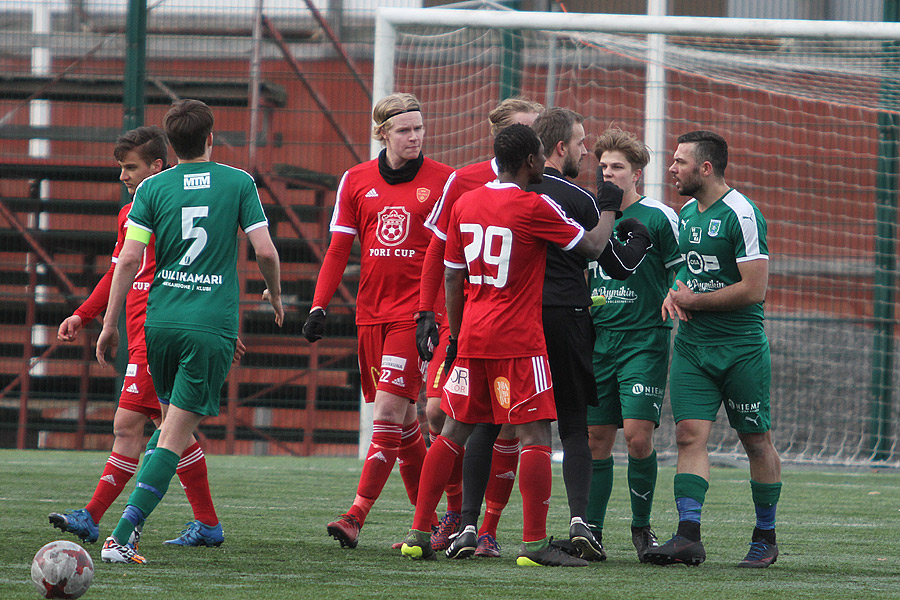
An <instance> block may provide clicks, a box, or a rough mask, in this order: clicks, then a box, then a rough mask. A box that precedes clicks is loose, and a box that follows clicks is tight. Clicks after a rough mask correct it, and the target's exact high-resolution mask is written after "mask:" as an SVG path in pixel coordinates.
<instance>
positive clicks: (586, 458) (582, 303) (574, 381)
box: [447, 108, 651, 560]
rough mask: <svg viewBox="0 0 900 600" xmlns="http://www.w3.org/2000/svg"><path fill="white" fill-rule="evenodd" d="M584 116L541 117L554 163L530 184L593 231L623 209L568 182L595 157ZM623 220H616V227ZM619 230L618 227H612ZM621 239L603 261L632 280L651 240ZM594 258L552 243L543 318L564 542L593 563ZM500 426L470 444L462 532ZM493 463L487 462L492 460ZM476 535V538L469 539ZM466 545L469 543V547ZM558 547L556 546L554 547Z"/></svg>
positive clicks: (617, 195)
mask: <svg viewBox="0 0 900 600" xmlns="http://www.w3.org/2000/svg"><path fill="white" fill-rule="evenodd" d="M583 123H584V117H582V116H581V115H579V114H578V113H576V112H573V111H571V110H567V109H564V108H552V109H550V110H547V111H545V112H544V113H542V114H541V115H540V116H539V117H538V118H537V120H536V121H535V122H534V124H533V125H532V128H533V129H534V130H535V132H536V133H537V134H538V137H539V138H540V139H541V142H543V144H544V152H545V154H546V155H547V162H546V163H545V166H544V179H543V182H542V183H540V184H535V185H531V186H529V187H528V191H530V192H537V193H540V194H546V195H547V196H549V197H550V198H552V199H553V200H555V201H556V203H557V204H559V205H560V206H561V208H562V209H563V210H564V211H565V213H566V215H567V216H568V217H569V218H571V219H574V220H575V221H577V222H578V223H579V224H581V226H582V227H584V228H585V230H586V231H590V230H591V229H593V228H594V227H596V226H597V224H598V222H599V221H600V213H601V212H603V211H610V212H613V213H617V215H616V217H617V216H618V214H620V213H618V210H619V207H620V206H621V204H622V190H620V189H619V188H618V187H616V186H615V185H613V184H612V183H609V182H604V181H603V177H602V176H601V177H600V179H599V182H600V185H601V187H600V188H599V190H600V195H599V199H597V200H595V198H594V195H593V194H591V192H589V191H587V190H585V189H583V188H581V187H579V186H577V185H575V184H574V183H572V182H571V181H569V179H568V178H575V177H577V176H578V173H579V172H580V166H581V160H582V158H584V156H585V155H586V154H587V153H588V151H587V148H585V146H584V138H585V133H584V125H583ZM616 217H613V218H612V219H610V223H612V222H613V221H614V220H615V218H616ZM610 231H612V225H610ZM616 233H617V235H618V238H619V240H623V241H625V243H624V244H622V243H620V242H619V241H617V240H616V238H615V237H611V238H610V243H609V244H608V245H607V246H606V249H605V250H604V251H603V254H601V255H600V257H599V258H598V259H597V260H598V262H599V263H600V265H601V266H602V267H603V270H604V271H605V272H606V273H607V274H608V275H610V276H611V277H614V278H616V279H625V278H626V277H628V276H629V275H631V273H632V272H634V270H635V269H636V268H637V267H638V265H639V264H640V262H641V260H643V258H644V255H645V254H646V253H647V250H648V249H649V247H650V245H651V243H650V234H649V232H648V231H647V228H646V227H644V225H643V224H641V223H640V222H639V221H637V220H636V219H625V220H624V221H622V222H621V223H620V224H619V226H618V227H617V228H616ZM586 268H587V260H586V259H584V258H581V257H580V256H578V255H577V254H573V253H569V252H563V251H562V250H560V249H559V247H558V246H555V245H554V244H548V245H547V268H546V274H545V276H544V290H543V317H544V337H545V338H546V342H547V356H548V359H549V362H550V374H551V377H552V380H553V395H554V398H555V399H556V412H557V420H558V427H559V436H560V440H561V441H562V446H563V479H564V481H565V485H566V495H567V497H568V502H569V513H570V516H571V522H570V525H569V537H570V540H569V541H570V544H569V545H566V544H560V545H561V546H562V547H563V548H564V549H565V550H567V551H569V552H571V553H573V554H576V555H579V556H581V557H582V558H585V559H587V560H605V559H606V553H605V552H604V550H603V545H602V544H601V541H600V540H598V539H596V538H595V537H594V535H593V533H592V532H591V530H590V528H589V527H588V525H587V520H586V518H585V515H586V513H587V504H588V496H589V493H590V488H591V474H592V472H593V466H592V458H591V449H590V446H589V445H588V430H587V405H588V403H591V404H593V405H596V403H597V386H596V383H595V380H594V371H593V365H592V353H593V349H594V327H593V323H592V321H591V315H590V312H589V308H590V305H591V297H590V290H589V289H588V285H587V279H586V278H585V273H584V272H585V269H586ZM499 430H500V427H499V426H494V425H485V426H481V425H479V426H476V427H475V430H474V431H473V433H472V435H471V436H470V438H469V440H468V442H467V443H466V454H465V459H464V463H463V507H462V521H461V523H460V531H461V532H462V531H463V529H464V527H465V526H466V525H473V526H474V524H475V523H476V522H477V519H478V514H479V512H480V510H481V500H482V498H483V497H484V491H485V489H486V487H487V482H488V478H489V473H490V457H491V449H492V447H493V444H494V440H495V439H496V438H497V434H498V433H499ZM485 459H486V460H485ZM469 537H471V538H472V539H471V540H469V539H467V538H469ZM464 539H465V541H463V540H464ZM473 541H474V535H473V534H471V533H470V534H468V535H460V536H459V538H458V539H455V540H453V541H452V542H451V545H450V548H449V549H448V550H447V556H449V557H451V558H457V557H462V556H467V555H469V553H468V552H464V553H459V549H460V547H462V546H467V547H468V546H470V545H471V543H472V542H473ZM554 544H556V542H554Z"/></svg>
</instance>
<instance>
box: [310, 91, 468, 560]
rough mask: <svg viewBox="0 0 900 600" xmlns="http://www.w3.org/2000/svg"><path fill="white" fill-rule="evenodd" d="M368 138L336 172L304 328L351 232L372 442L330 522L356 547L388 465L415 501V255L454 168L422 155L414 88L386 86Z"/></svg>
mask: <svg viewBox="0 0 900 600" xmlns="http://www.w3.org/2000/svg"><path fill="white" fill-rule="evenodd" d="M372 119H373V120H374V122H375V128H374V131H373V137H374V138H375V139H378V140H381V141H382V142H383V143H384V145H385V149H384V150H382V152H381V153H380V154H379V155H378V158H376V159H374V160H370V161H368V162H365V163H362V164H360V165H357V166H356V167H353V168H352V169H350V170H349V171H347V172H346V173H344V175H343V177H342V178H341V183H340V185H339V186H338V191H337V200H336V202H335V206H334V216H333V217H332V219H331V232H332V236H331V243H330V244H329V246H328V251H327V252H326V254H325V259H324V261H323V262H322V268H321V270H320V271H319V277H318V280H317V281H316V291H315V296H314V298H313V306H312V308H311V309H310V313H309V317H307V319H306V323H305V324H304V325H303V334H304V335H305V336H306V339H307V340H309V341H310V342H315V341H317V340H319V339H321V338H322V336H323V335H324V333H325V309H326V308H327V307H328V302H329V301H330V300H331V297H332V296H333V295H334V292H335V290H336V289H337V286H338V284H339V283H340V280H341V275H342V274H343V272H344V268H345V267H346V265H347V259H348V258H349V255H350V247H351V245H352V244H353V240H354V238H356V237H357V236H359V240H360V245H361V247H362V258H361V271H360V281H359V293H358V295H357V299H356V324H357V329H358V335H359V367H360V373H361V375H362V390H363V395H364V397H365V400H366V402H374V405H375V406H374V423H373V428H372V442H371V445H370V446H369V451H368V454H367V456H366V460H365V463H364V465H363V471H362V474H361V475H360V479H359V486H358V488H357V491H356V499H355V500H354V501H353V505H352V506H351V507H350V509H349V510H348V511H347V512H346V513H344V514H342V515H341V516H340V517H339V518H338V519H337V520H335V521H332V522H331V523H329V524H328V526H327V529H328V534H329V535H331V536H332V537H334V538H335V539H336V540H338V541H339V542H340V544H341V546H342V547H343V546H348V547H350V548H355V547H356V545H357V542H358V538H359V530H360V529H361V528H362V526H363V524H364V523H365V519H366V516H367V515H368V513H369V510H370V509H371V508H372V504H374V502H375V500H376V499H377V498H378V496H379V495H380V494H381V490H382V488H383V487H384V484H385V483H386V482H387V479H388V476H389V475H390V473H391V470H392V469H393V467H394V462H395V461H397V462H399V463H400V475H401V476H402V478H403V483H404V485H405V486H406V492H407V495H408V496H409V499H410V502H412V503H413V504H414V503H415V501H416V496H417V494H418V487H419V475H420V472H421V470H422V462H423V460H424V458H425V440H424V438H423V437H422V432H421V430H420V428H419V421H418V419H417V417H416V406H415V403H416V400H417V399H418V397H419V391H420V390H421V388H422V372H423V370H424V367H425V365H424V363H423V362H422V361H420V360H419V357H418V354H417V352H416V336H415V329H416V324H415V322H414V321H413V313H415V312H416V309H417V307H418V302H419V277H420V276H421V273H422V261H423V260H424V258H425V251H426V249H427V248H428V242H429V239H430V238H431V234H430V232H429V231H428V230H427V229H425V227H424V223H425V218H426V217H427V216H428V213H429V212H431V209H432V207H433V206H434V204H435V202H436V201H437V199H438V196H439V195H440V193H441V190H442V189H443V188H444V184H445V183H446V181H447V178H448V177H449V176H450V173H451V172H452V169H451V168H450V167H448V166H447V165H443V164H441V163H439V162H436V161H434V160H431V159H430V158H426V157H425V156H423V155H422V140H423V137H424V133H425V126H424V124H423V120H422V109H421V105H420V104H419V101H418V100H417V99H416V97H415V96H413V95H412V94H402V93H397V94H391V95H389V96H386V97H384V98H382V99H381V100H379V101H378V102H377V103H376V105H375V108H374V110H373V111H372Z"/></svg>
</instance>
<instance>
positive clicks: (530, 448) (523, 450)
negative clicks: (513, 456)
mask: <svg viewBox="0 0 900 600" xmlns="http://www.w3.org/2000/svg"><path fill="white" fill-rule="evenodd" d="M526 452H540V453H541V454H546V455H547V456H550V452H549V451H548V450H544V449H542V448H537V447H535V446H528V447H527V448H523V449H522V454H525V453H526Z"/></svg>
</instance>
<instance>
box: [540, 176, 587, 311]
mask: <svg viewBox="0 0 900 600" xmlns="http://www.w3.org/2000/svg"><path fill="white" fill-rule="evenodd" d="M528 191H529V192H537V193H538V194H546V195H547V196H550V197H551V198H553V200H555V201H556V203H557V204H559V205H560V206H561V207H562V209H563V210H564V211H565V213H566V215H567V216H568V217H569V218H570V219H574V220H575V221H578V223H579V224H580V225H581V226H582V227H584V228H585V230H586V231H590V230H591V229H593V228H594V227H596V226H597V223H598V222H599V221H600V212H599V211H598V210H597V204H596V201H595V200H594V195H593V194H591V193H590V192H589V191H587V190H586V189H584V188H582V187H580V186H577V185H575V184H574V183H572V182H571V181H569V180H567V179H565V178H564V177H563V176H562V173H560V172H559V171H557V170H556V169H554V168H553V167H545V168H544V181H543V182H541V183H539V184H537V185H530V186H528ZM587 263H588V261H587V259H586V258H582V257H581V256H579V255H577V254H575V253H574V252H563V251H562V250H560V248H559V246H557V245H556V244H547V271H546V274H545V275H544V302H543V304H544V306H573V307H582V308H586V307H588V306H590V305H591V292H590V290H589V289H588V285H587V280H586V279H585V276H584V270H585V269H586V268H587Z"/></svg>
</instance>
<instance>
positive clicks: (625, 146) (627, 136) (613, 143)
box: [594, 127, 650, 171]
mask: <svg viewBox="0 0 900 600" xmlns="http://www.w3.org/2000/svg"><path fill="white" fill-rule="evenodd" d="M615 150H618V151H619V152H621V153H622V154H624V155H625V160H627V161H628V162H629V164H631V170H632V171H638V170H642V169H643V168H644V167H646V166H647V163H649V162H650V149H649V148H648V147H647V145H646V144H644V142H642V141H640V140H639V139H638V138H637V136H636V135H634V134H633V133H631V132H628V131H623V130H622V129H620V128H618V127H610V128H609V129H607V130H606V131H604V132H603V133H601V134H600V137H598V138H597V143H596V144H594V156H596V157H597V160H600V157H601V156H603V153H604V152H610V151H615Z"/></svg>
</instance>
